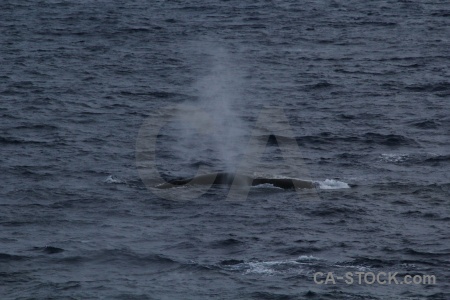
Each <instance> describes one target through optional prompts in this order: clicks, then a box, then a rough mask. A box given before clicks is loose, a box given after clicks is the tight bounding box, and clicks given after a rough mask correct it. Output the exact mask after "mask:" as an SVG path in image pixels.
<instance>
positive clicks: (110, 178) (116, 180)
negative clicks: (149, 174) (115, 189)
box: [103, 175, 125, 184]
mask: <svg viewBox="0 0 450 300" xmlns="http://www.w3.org/2000/svg"><path fill="white" fill-rule="evenodd" d="M103 182H104V183H115V184H121V183H125V181H123V180H120V179H119V178H117V177H116V176H114V175H109V176H108V177H106V179H105V180H103Z"/></svg>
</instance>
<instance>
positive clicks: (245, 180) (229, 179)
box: [156, 172, 315, 190]
mask: <svg viewBox="0 0 450 300" xmlns="http://www.w3.org/2000/svg"><path fill="white" fill-rule="evenodd" d="M232 184H235V185H238V186H257V185H261V184H270V185H272V186H274V187H278V188H282V189H286V190H287V189H312V188H315V184H314V182H312V181H308V180H301V179H295V178H265V177H253V176H248V175H243V174H235V173H228V172H219V173H210V174H205V175H199V176H195V177H191V178H184V179H174V180H170V181H169V182H165V183H162V184H159V185H157V186H156V188H159V189H168V188H173V187H176V186H182V185H189V186H190V185H226V186H231V185H232Z"/></svg>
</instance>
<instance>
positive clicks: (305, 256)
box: [297, 255, 322, 261]
mask: <svg viewBox="0 0 450 300" xmlns="http://www.w3.org/2000/svg"><path fill="white" fill-rule="evenodd" d="M311 260H322V259H321V258H318V257H315V256H312V255H301V256H299V257H298V258H297V261H311Z"/></svg>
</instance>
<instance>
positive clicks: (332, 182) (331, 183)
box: [317, 179, 350, 190]
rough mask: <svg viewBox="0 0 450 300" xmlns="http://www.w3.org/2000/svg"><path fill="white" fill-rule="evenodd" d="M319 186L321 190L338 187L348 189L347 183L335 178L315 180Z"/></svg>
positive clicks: (337, 188)
mask: <svg viewBox="0 0 450 300" xmlns="http://www.w3.org/2000/svg"><path fill="white" fill-rule="evenodd" d="M317 183H318V184H319V188H320V189H322V190H339V189H349V188H350V186H349V185H348V183H346V182H343V181H339V180H336V179H325V180H324V181H317Z"/></svg>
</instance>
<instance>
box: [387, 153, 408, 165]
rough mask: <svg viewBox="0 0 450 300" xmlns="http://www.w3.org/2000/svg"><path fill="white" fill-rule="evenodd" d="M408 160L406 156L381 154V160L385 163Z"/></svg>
mask: <svg viewBox="0 0 450 300" xmlns="http://www.w3.org/2000/svg"><path fill="white" fill-rule="evenodd" d="M407 159H408V154H395V153H383V154H381V160H383V161H385V162H393V163H398V162H402V161H405V160H407Z"/></svg>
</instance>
